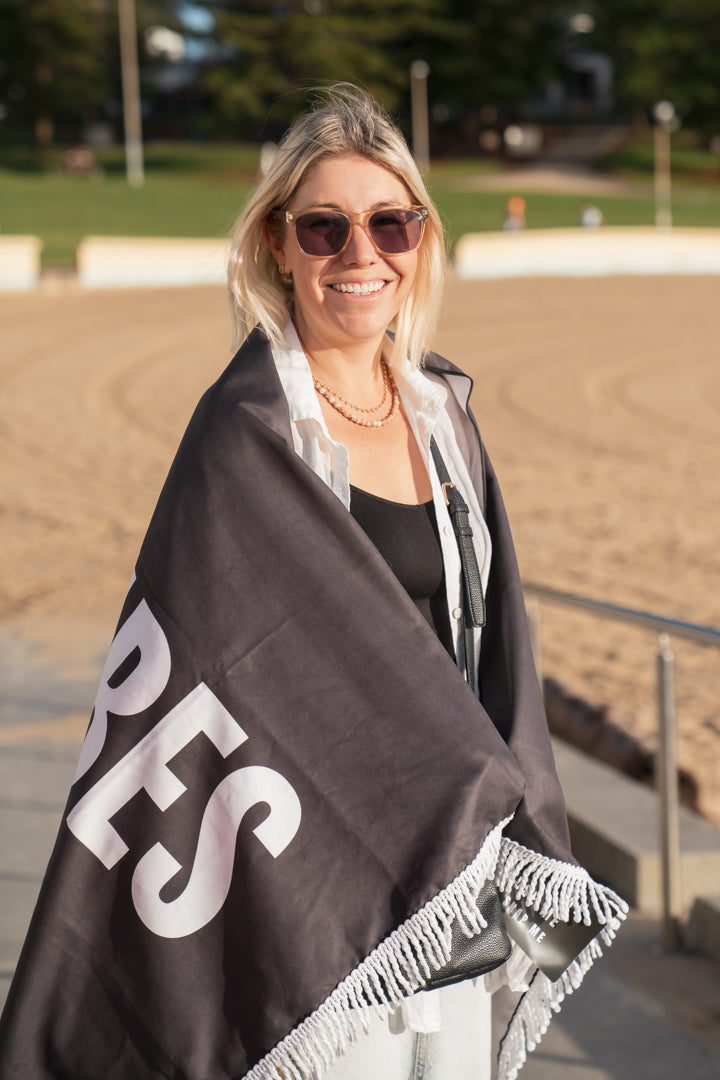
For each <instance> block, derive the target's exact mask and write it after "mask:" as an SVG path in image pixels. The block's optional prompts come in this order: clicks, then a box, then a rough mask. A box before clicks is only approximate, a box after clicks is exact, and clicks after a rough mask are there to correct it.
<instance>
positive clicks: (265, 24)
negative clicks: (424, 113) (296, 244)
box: [205, 0, 558, 134]
mask: <svg viewBox="0 0 720 1080" xmlns="http://www.w3.org/2000/svg"><path fill="white" fill-rule="evenodd" d="M205 6H206V7H208V8H209V9H211V10H212V12H213V13H214V16H215V19H216V28H215V34H214V36H215V37H216V39H217V40H218V42H222V44H223V47H225V48H229V49H230V50H231V54H230V55H229V56H228V57H226V59H225V60H224V61H221V62H219V63H214V64H213V65H212V66H211V67H210V69H209V71H208V74H207V77H206V81H207V84H208V85H209V86H211V87H212V88H213V90H214V91H215V93H216V95H217V101H218V106H219V111H220V122H221V123H222V124H223V125H225V127H226V128H227V127H228V125H230V126H232V127H233V128H234V130H236V131H238V130H239V131H240V132H243V133H246V132H249V131H251V130H255V131H256V130H257V129H258V127H259V126H263V125H264V128H265V131H266V132H267V133H268V134H273V133H275V132H277V131H279V130H281V129H282V128H283V127H285V126H286V124H287V122H288V120H289V119H290V118H291V117H292V115H294V113H295V112H297V109H298V107H300V106H301V105H302V104H303V98H302V95H301V93H300V90H301V89H302V88H307V87H308V86H315V85H318V84H325V83H329V82H334V81H338V80H347V81H349V82H355V83H359V84H361V85H363V86H365V87H367V89H369V90H370V91H371V92H372V93H374V94H375V95H376V96H377V97H378V98H379V100H380V101H381V102H382V103H383V104H384V105H385V106H386V107H387V108H388V109H390V111H392V112H394V113H396V114H397V113H399V114H400V119H401V123H403V124H404V126H406V127H407V122H408V114H409V67H410V64H411V63H412V61H413V60H416V59H422V60H426V61H427V62H428V63H429V65H430V91H431V101H432V102H435V103H438V102H440V103H445V109H446V111H449V110H450V109H452V111H453V113H454V114H457V115H461V114H462V115H465V114H467V113H468V111H469V112H470V113H471V114H473V115H474V114H475V113H477V112H478V111H479V110H480V109H481V108H482V106H484V105H488V104H491V103H492V104H497V103H502V104H508V105H512V104H514V103H516V102H518V101H519V100H521V99H522V98H523V97H526V96H528V95H529V94H532V93H533V92H535V91H537V90H538V89H539V88H541V87H542V85H543V83H544V82H546V81H548V80H549V79H550V78H551V77H552V75H553V74H555V72H556V71H557V68H558V60H557V56H556V53H555V51H554V42H555V39H556V37H557V23H556V21H554V19H553V10H554V9H553V8H552V6H550V7H549V5H548V4H547V2H546V0H246V2H242V3H234V2H232V0H226V2H225V3H223V2H222V0H206V5H205Z"/></svg>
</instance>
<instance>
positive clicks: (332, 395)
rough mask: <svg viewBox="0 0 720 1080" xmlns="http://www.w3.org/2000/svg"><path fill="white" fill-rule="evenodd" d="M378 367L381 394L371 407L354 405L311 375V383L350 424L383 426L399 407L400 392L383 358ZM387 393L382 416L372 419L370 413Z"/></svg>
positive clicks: (378, 409)
mask: <svg viewBox="0 0 720 1080" xmlns="http://www.w3.org/2000/svg"><path fill="white" fill-rule="evenodd" d="M380 367H381V369H382V377H383V396H382V401H381V402H380V404H379V405H374V406H373V407H372V408H371V409H365V408H363V407H362V406H361V405H355V404H354V402H352V401H348V399H347V398H345V397H343V396H342V394H339V393H338V392H337V390H333V389H331V387H329V386H326V385H325V383H324V382H321V381H320V379H316V378H315V376H313V385H314V386H315V389H316V390H317V392H318V394H321V395H322V396H323V397H324V398H325V400H326V401H327V403H328V404H329V405H331V406H332V407H333V409H335V411H336V412H339V413H340V415H341V416H344V417H345V419H346V420H349V421H350V422H351V423H352V424H358V425H359V426H360V427H384V426H385V424H389V423H390V421H391V420H392V418H393V417H394V416H395V414H396V412H397V411H398V409H399V407H400V394H399V393H398V388H397V385H396V383H395V380H394V379H393V377H392V372H391V371H390V368H389V367H388V365H387V364H386V362H385V360H384V358H382V359H381V360H380ZM388 394H390V406H389V408H388V411H387V412H386V413H385V415H384V416H381V417H378V418H377V419H372V416H371V414H372V413H376V412H379V411H380V409H382V407H383V405H384V404H385V402H386V401H387V397H388ZM351 409H352V410H354V411H353V412H351V411H350V410H351ZM357 413H364V414H365V415H364V416H358V415H357Z"/></svg>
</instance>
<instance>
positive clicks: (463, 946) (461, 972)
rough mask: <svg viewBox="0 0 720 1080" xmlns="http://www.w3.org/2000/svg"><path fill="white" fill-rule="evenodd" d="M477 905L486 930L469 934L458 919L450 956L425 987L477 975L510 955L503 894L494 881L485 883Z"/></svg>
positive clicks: (429, 987)
mask: <svg viewBox="0 0 720 1080" xmlns="http://www.w3.org/2000/svg"><path fill="white" fill-rule="evenodd" d="M477 905H478V908H479V909H480V912H481V914H482V916H483V918H484V919H485V922H486V923H487V928H486V929H485V930H483V932H482V934H474V935H473V937H469V938H468V937H466V936H465V934H464V933H463V932H462V930H461V929H460V927H459V926H458V925H457V922H455V923H453V927H452V945H451V952H450V960H449V961H448V962H447V964H444V965H443V967H441V968H440V970H439V971H434V972H433V974H432V976H431V978H430V979H428V981H427V982H426V983H425V985H424V986H423V987H422V989H423V990H436V989H437V988H438V987H439V986H450V984H451V983H456V982H462V981H463V980H464V979H476V978H477V977H478V976H479V975H485V974H486V973H487V972H488V971H492V970H493V968H496V967H500V965H501V964H504V963H505V961H506V960H507V959H508V957H509V956H510V953H511V951H512V942H511V941H510V938H509V937H508V933H507V929H506V927H505V920H504V917H503V908H502V903H501V901H500V895H499V893H498V891H497V889H496V887H495V885H494V884H493V882H492V881H486V882H485V884H484V885H483V887H482V889H481V890H480V892H479V894H478V898H477Z"/></svg>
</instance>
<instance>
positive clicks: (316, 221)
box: [271, 206, 430, 257]
mask: <svg viewBox="0 0 720 1080" xmlns="http://www.w3.org/2000/svg"><path fill="white" fill-rule="evenodd" d="M429 213H430V211H429V210H428V208H427V206H409V207H405V206H387V207H384V208H383V209H382V210H366V211H365V212H364V213H363V214H343V213H342V211H341V210H305V211H303V213H301V214H295V213H293V212H292V211H291V210H274V211H273V212H272V214H271V217H272V218H273V220H275V221H285V222H287V224H288V225H294V226H295V235H296V236H297V242H298V244H299V246H300V250H301V251H304V252H305V254H306V255H316V256H318V257H320V256H328V255H340V254H342V252H343V251H344V250H345V248H346V247H347V246H348V244H349V243H350V238H351V236H352V231H353V226H354V225H360V226H361V227H362V229H363V230H364V232H365V234H366V235H367V236H369V237H370V240H371V242H372V245H373V247H374V248H375V250H376V251H377V252H378V253H379V254H380V255H405V254H406V253H407V252H408V251H414V250H415V248H416V247H418V245H419V244H420V241H421V240H422V238H423V233H424V231H425V222H426V220H427V218H428V214H429Z"/></svg>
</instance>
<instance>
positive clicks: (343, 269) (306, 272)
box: [267, 154, 418, 352]
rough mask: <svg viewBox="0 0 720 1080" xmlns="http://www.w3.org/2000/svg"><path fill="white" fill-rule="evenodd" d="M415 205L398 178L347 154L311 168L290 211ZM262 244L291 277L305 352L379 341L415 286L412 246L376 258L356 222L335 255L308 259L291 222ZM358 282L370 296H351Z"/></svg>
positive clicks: (415, 259)
mask: <svg viewBox="0 0 720 1080" xmlns="http://www.w3.org/2000/svg"><path fill="white" fill-rule="evenodd" d="M412 202H413V200H412V198H411V196H410V192H409V191H408V189H407V188H406V187H405V185H404V183H403V182H402V180H399V179H398V177H397V176H395V174H394V173H392V172H390V170H389V169H386V168H385V167H384V166H383V165H378V164H376V163H375V162H373V161H370V160H368V158H364V157H360V156H358V155H356V154H347V155H342V156H338V157H333V158H325V159H323V160H322V161H320V162H319V163H318V164H317V165H316V166H314V168H312V169H311V170H310V171H309V172H308V174H307V175H306V176H305V178H304V180H303V181H302V183H301V184H300V186H299V187H298V189H297V191H296V192H295V195H294V196H293V198H292V199H291V200H290V205H289V206H288V209H289V210H290V211H292V212H293V213H295V214H297V213H299V212H302V211H304V210H316V209H328V208H332V209H335V210H342V211H343V212H344V213H346V214H348V215H352V214H360V213H362V212H363V211H365V210H375V209H380V208H382V207H385V206H410V205H411V204H412ZM267 239H268V242H269V243H270V247H271V249H272V252H273V255H274V256H275V258H276V259H277V260H278V263H279V264H280V265H281V266H284V267H285V268H286V269H287V270H289V271H290V272H291V273H292V275H293V284H294V293H295V314H294V320H295V324H296V326H297V329H298V333H299V334H300V337H301V339H302V342H303V345H304V346H305V348H306V349H308V350H309V351H310V352H313V351H315V350H318V349H325V348H343V347H347V346H350V345H353V344H357V343H358V342H361V341H367V342H371V341H372V340H373V339H377V340H378V341H379V340H380V338H381V337H382V335H383V334H384V333H385V330H386V329H387V327H388V326H389V325H390V323H391V322H392V321H393V319H394V318H395V316H396V315H397V312H398V310H399V308H400V305H401V304H402V303H403V301H404V300H405V299H406V297H407V296H408V295H409V293H410V290H411V289H412V286H413V281H414V279H415V272H416V270H417V262H418V252H417V249H416V250H415V251H409V252H407V253H406V254H404V255H381V254H380V253H379V252H378V251H376V250H375V248H374V246H373V244H372V242H371V241H370V238H369V237H368V236H367V234H366V233H365V231H364V230H363V228H362V226H360V225H359V224H356V225H354V226H353V229H352V234H351V237H350V242H349V243H348V246H347V247H346V248H345V250H344V251H343V252H341V253H340V254H339V255H330V256H313V255H306V254H305V253H304V252H303V251H301V249H300V247H299V245H298V242H297V237H296V235H295V228H294V226H293V225H292V224H288V225H287V226H286V227H285V234H284V236H283V238H282V239H274V238H273V237H271V236H269V235H267ZM359 285H366V286H369V291H367V292H364V293H362V294H361V293H358V292H353V291H351V287H353V286H359ZM342 286H345V290H343V288H342ZM370 290H371V291H370Z"/></svg>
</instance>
